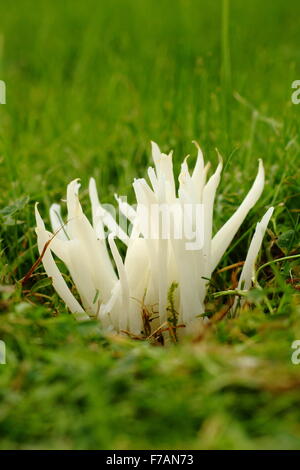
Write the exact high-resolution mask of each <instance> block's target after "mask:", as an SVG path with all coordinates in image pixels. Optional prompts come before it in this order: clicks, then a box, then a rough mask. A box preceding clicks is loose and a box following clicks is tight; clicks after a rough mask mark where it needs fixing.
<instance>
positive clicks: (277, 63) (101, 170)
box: [0, 0, 300, 448]
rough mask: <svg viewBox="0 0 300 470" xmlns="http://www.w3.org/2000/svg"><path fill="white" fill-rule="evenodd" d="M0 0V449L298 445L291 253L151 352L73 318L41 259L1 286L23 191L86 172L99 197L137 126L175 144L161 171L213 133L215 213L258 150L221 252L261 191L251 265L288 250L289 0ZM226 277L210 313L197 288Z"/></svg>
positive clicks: (293, 187) (55, 188) (125, 179)
mask: <svg viewBox="0 0 300 470" xmlns="http://www.w3.org/2000/svg"><path fill="white" fill-rule="evenodd" d="M4 4H5V6H4V7H3V9H1V26H0V79H2V80H5V81H6V85H7V104H6V105H1V107H0V187H1V192H0V223H1V227H0V230H1V234H0V238H1V240H0V243H1V245H0V252H1V257H0V280H1V282H0V284H1V286H0V295H1V302H0V339H4V340H5V341H6V343H7V351H8V358H7V359H8V363H7V365H6V366H0V394H1V401H0V436H1V439H0V447H1V448H14V447H21V448H30V447H35V448H42V447H47V448H48V447H50V448H98V447H101V448H113V447H118V448H122V447H123V448H134V447H145V448H148V447H156V448H159V447H170V448H184V447H193V448H243V447H245V448H262V447H264V446H265V447H272V448H276V447H281V448H297V447H298V448H299V437H300V429H299V424H298V423H299V398H298V395H299V394H298V392H297V387H299V377H300V375H299V374H300V366H298V367H299V369H298V367H297V366H295V365H292V364H291V361H290V356H291V352H292V351H291V342H292V341H293V339H300V331H299V324H300V318H299V313H300V312H299V290H298V289H299V278H300V268H299V259H295V258H294V259H292V260H287V261H283V262H278V263H275V264H272V265H269V266H267V267H266V268H265V269H263V270H262V271H261V273H260V277H259V282H260V283H261V286H262V290H259V289H257V290H255V291H253V292H252V293H251V296H252V300H253V301H254V303H255V310H254V311H246V312H244V313H243V315H242V316H241V317H240V319H235V320H227V319H223V320H222V321H220V322H219V323H218V324H217V325H216V326H214V327H213V328H210V329H208V331H207V332H206V333H205V335H204V336H203V337H202V338H200V339H199V340H198V341H197V342H195V343H185V344H182V345H176V346H174V347H170V348H165V349H162V348H159V347H151V346H150V345H149V344H148V343H140V342H138V343H136V342H132V341H130V340H126V339H117V338H115V339H107V338H104V337H103V336H102V335H101V332H99V331H96V327H95V325H94V324H90V325H77V324H76V323H75V322H74V321H73V319H72V318H70V317H69V316H67V314H66V311H65V309H64V306H63V305H62V303H61V302H60V301H59V299H57V297H56V295H55V294H53V291H52V288H51V286H49V285H44V279H45V276H44V274H43V270H42V268H41V267H40V268H39V269H38V270H37V271H36V273H35V276H34V277H33V278H32V279H31V281H30V282H29V283H28V284H27V285H26V286H25V289H23V291H22V290H21V288H20V284H19V283H18V281H19V280H20V279H21V278H22V277H23V276H24V275H25V273H26V272H27V271H28V269H29V268H30V267H31V266H32V264H33V262H34V261H35V259H36V257H37V251H36V241H35V235H34V218H33V205H34V202H35V201H40V202H41V211H42V212H43V214H46V210H47V207H48V206H49V205H50V203H51V202H53V201H58V200H60V199H61V198H64V195H65V186H66V184H67V183H68V182H69V181H70V180H71V179H72V178H75V177H80V178H81V179H82V185H83V189H85V188H86V184H87V181H88V178H89V177H90V176H94V177H95V178H96V180H97V182H98V185H99V188H100V195H101V198H102V200H103V202H108V201H110V202H111V201H113V194H114V192H118V193H119V194H129V196H130V197H132V196H133V192H132V188H131V183H132V180H133V177H134V176H137V175H144V174H145V167H146V165H148V163H149V161H150V152H149V141H150V139H152V140H156V141H157V142H158V143H159V144H161V146H162V148H163V150H169V149H170V148H174V150H175V153H174V162H175V166H176V167H177V169H178V168H179V166H180V163H181V160H182V157H183V156H184V155H185V154H187V153H190V152H194V150H193V147H192V145H191V140H193V139H197V140H199V142H200V143H201V145H202V147H203V149H204V151H205V154H206V155H207V158H208V159H211V160H212V162H213V163H216V156H215V152H214V147H218V148H219V150H220V151H221V153H222V154H223V157H224V161H225V171H224V176H223V180H222V183H221V187H220V192H219V195H218V197H217V201H216V211H215V220H216V227H217V226H220V224H221V223H222V222H224V221H225V220H226V219H227V218H228V216H229V215H230V214H231V213H232V212H233V210H234V209H235V207H237V205H238V204H239V202H240V201H241V199H242V198H243V196H244V195H245V194H246V191H247V190H248V188H249V187H250V184H251V181H252V180H253V178H254V176H255V173H256V167H257V159H258V158H263V159H264V163H265V168H266V187H265V191H264V194H263V197H262V198H261V200H260V202H259V203H258V204H257V205H256V207H255V209H254V210H252V211H251V213H250V214H249V216H248V218H247V221H246V222H245V223H244V225H243V227H242V229H241V231H240V233H239V234H238V235H237V237H236V239H235V242H234V244H233V245H232V248H231V249H230V250H229V251H228V253H227V254H226V256H225V257H224V259H223V266H228V265H230V264H232V263H235V262H237V261H241V260H243V259H244V257H245V253H246V247H247V246H248V244H249V241H250V238H251V235H252V233H253V229H254V225H255V223H256V221H257V220H258V219H259V218H260V216H261V215H262V214H263V212H264V211H265V209H266V207H268V206H269V205H271V204H273V205H275V214H274V217H273V219H272V223H271V224H270V229H269V232H268V235H267V237H266V240H265V243H264V249H263V252H262V256H261V263H263V262H267V261H268V260H271V259H276V258H282V257H284V256H289V255H290V256H291V255H295V254H297V253H299V205H300V204H299V194H300V183H299V181H300V173H299V150H300V147H299V139H298V132H299V122H300V121H299V113H300V107H297V106H295V105H293V104H292V103H291V99H290V96H291V91H292V90H291V83H292V81H293V80H295V79H297V78H299V76H300V68H299V47H298V44H299V33H298V29H299V28H298V16H299V13H300V12H299V9H300V6H299V4H298V2H296V1H289V2H285V1H284V0H273V1H271V0H266V1H264V2H261V1H258V0H251V1H250V0H249V1H243V2H240V1H238V0H232V1H229V2H226V1H224V2H221V1H214V2H211V1H209V0H205V1H204V0H202V1H197V0H160V1H159V2H157V1H155V0H115V1H112V2H108V1H107V2H98V1H96V0H86V1H85V2H81V1H74V0H72V1H64V2H61V1H58V0H54V1H46V0H40V1H39V2H33V0H18V1H15V2H4ZM223 4H228V17H227V16H226V14H223V13H222V6H223ZM225 6H226V5H225ZM225 13H226V9H225ZM227 20H228V21H227ZM194 157H195V155H194V153H192V156H191V160H192V161H193V160H194ZM86 199H87V198H86V192H85V191H83V192H82V200H83V204H85V203H87V200H86ZM216 227H215V228H216ZM243 234H244V235H243ZM231 275H232V271H225V272H222V273H216V274H215V275H214V278H213V283H212V288H211V292H210V294H209V296H208V303H207V310H208V311H210V312H211V313H212V314H214V313H216V312H218V311H220V309H221V308H222V305H223V303H224V302H225V301H226V297H224V298H219V299H215V298H214V297H213V293H214V292H215V291H216V290H226V289H227V288H229V287H230V286H231V285H232V278H231ZM3 286H5V287H3ZM7 286H13V287H12V288H10V287H7Z"/></svg>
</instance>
